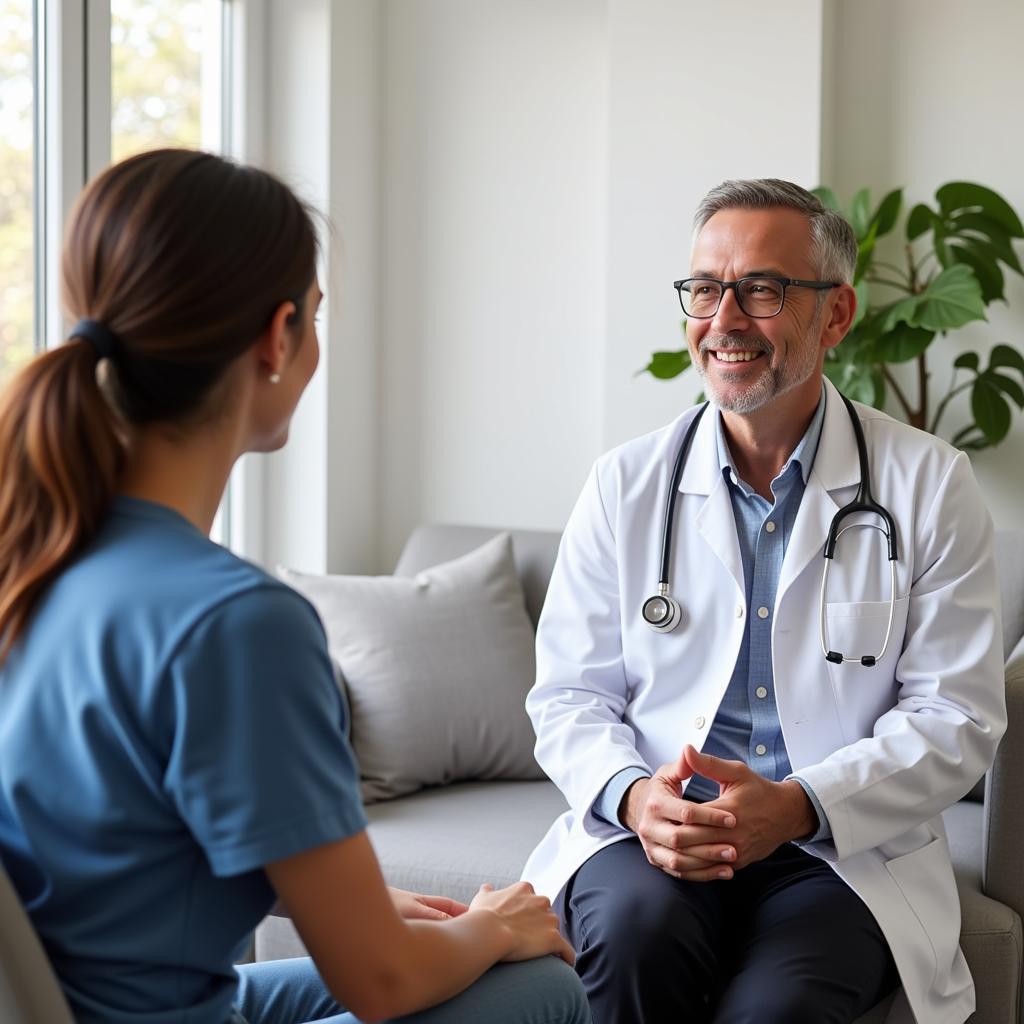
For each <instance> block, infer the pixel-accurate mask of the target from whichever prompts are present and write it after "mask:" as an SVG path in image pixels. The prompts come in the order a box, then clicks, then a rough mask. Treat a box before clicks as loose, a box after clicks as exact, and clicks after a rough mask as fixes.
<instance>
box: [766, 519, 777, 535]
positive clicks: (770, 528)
mask: <svg viewBox="0 0 1024 1024" xmlns="http://www.w3.org/2000/svg"><path fill="white" fill-rule="evenodd" d="M764 528H765V531H766V532H767V533H774V532H775V524H774V523H773V522H772V521H771V520H770V519H769V520H768V522H767V523H765V524H764Z"/></svg>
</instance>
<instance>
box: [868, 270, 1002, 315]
mask: <svg viewBox="0 0 1024 1024" xmlns="http://www.w3.org/2000/svg"><path fill="white" fill-rule="evenodd" d="M984 319H985V303H984V301H983V299H982V297H981V286H980V285H979V284H978V279H977V278H976V277H975V276H974V274H973V273H972V271H971V268H970V267H968V266H965V265H964V264H963V263H957V264H955V265H954V266H952V267H949V268H948V269H946V270H943V271H942V273H941V274H938V275H937V276H936V277H934V278H932V280H931V281H930V282H929V283H928V287H927V288H925V290H924V291H923V292H921V293H920V294H918V295H910V296H908V297H907V298H905V299H901V300H900V301H899V302H897V303H896V304H895V305H894V306H893V307H892V308H891V309H890V310H889V315H888V316H887V317H886V319H885V324H884V327H883V329H884V330H887V331H888V330H891V329H892V328H893V327H895V326H896V324H898V323H900V322H901V321H902V322H904V323H907V324H909V325H910V326H911V327H924V328H926V329H927V330H929V331H948V330H951V329H952V328H954V327H962V326H963V325H964V324H967V323H970V322H971V321H972V320H984Z"/></svg>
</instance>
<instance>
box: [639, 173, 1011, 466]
mask: <svg viewBox="0 0 1024 1024" xmlns="http://www.w3.org/2000/svg"><path fill="white" fill-rule="evenodd" d="M814 192H815V194H816V195H817V196H818V198H819V199H820V200H821V201H822V203H824V204H825V205H826V206H828V207H830V208H832V209H834V210H839V211H840V212H844V213H845V215H846V217H847V219H848V220H849V221H850V223H851V225H852V226H853V230H854V233H855V235H856V236H857V245H858V259H857V269H856V273H855V275H854V282H853V283H854V287H855V288H856V291H857V300H858V305H857V316H856V319H855V320H854V322H853V326H852V327H851V329H850V332H849V334H848V335H847V336H846V338H844V339H843V342H842V343H841V344H840V345H839V346H838V347H836V348H834V349H831V350H830V351H829V352H828V354H827V356H826V359H825V373H826V374H827V375H828V377H829V379H830V380H831V381H832V382H833V383H834V384H835V385H836V387H838V388H839V389H840V390H841V391H843V392H844V393H845V394H846V395H847V396H849V397H850V398H853V399H856V400H858V401H861V402H864V403H866V404H868V405H874V406H875V407H877V408H881V407H882V406H883V405H884V404H885V402H886V398H887V396H888V395H890V394H891V396H892V398H893V400H894V403H895V406H896V407H897V408H898V410H899V412H900V414H901V415H902V416H903V417H904V419H906V421H907V422H908V423H910V424H912V425H913V426H915V427H920V428H921V429H923V430H928V431H930V432H931V433H933V434H938V433H939V427H940V424H941V422H942V420H943V416H944V414H945V413H946V411H947V409H948V406H949V402H950V400H951V399H952V398H953V396H954V395H957V394H959V393H960V392H962V391H968V390H969V391H970V419H969V420H968V422H967V423H966V424H964V425H963V426H962V427H960V429H958V430H956V431H955V433H953V434H952V436H951V441H952V443H953V444H954V445H957V446H958V447H960V448H964V449H968V450H978V449H981V448H988V447H990V446H991V445H996V444H998V443H999V442H1000V441H1002V440H1003V438H1005V437H1006V435H1007V434H1008V433H1009V430H1010V425H1011V422H1012V416H1013V413H1012V408H1011V403H1012V404H1013V405H1016V406H1017V408H1018V409H1024V386H1022V384H1024V355H1022V354H1021V352H1020V350H1019V349H1017V348H1016V347H1015V346H1013V345H1009V344H1005V343H1000V344H997V345H995V346H994V347H993V348H992V350H991V352H990V353H989V356H988V363H987V365H986V366H984V367H983V366H982V365H981V363H982V360H981V358H980V357H979V355H978V353H977V352H973V351H965V352H961V353H960V354H959V355H957V356H956V358H955V359H954V360H953V364H952V367H951V373H950V380H949V386H948V387H947V389H946V392H945V394H943V395H942V397H941V398H940V400H939V401H938V402H937V403H936V404H935V406H934V408H932V407H931V406H930V404H929V394H928V381H929V377H930V376H931V373H932V368H930V367H929V363H928V349H929V347H930V346H931V344H932V342H933V341H934V340H935V339H936V337H938V336H939V335H944V334H946V333H947V332H949V331H954V330H956V329H957V328H959V327H962V326H963V325H964V324H967V323H970V322H971V321H973V320H985V319H987V317H986V315H985V310H986V307H988V306H989V305H990V304H991V303H993V302H997V301H1002V302H1005V301H1006V299H1005V296H1004V284H1005V278H1004V272H1005V271H1007V270H1009V271H1012V272H1013V273H1016V274H1020V275H1022V276H1024V268H1022V266H1021V262H1020V259H1019V258H1018V256H1017V254H1016V252H1015V251H1014V244H1015V242H1016V240H1017V239H1021V238H1024V226H1022V224H1021V220H1020V217H1018V215H1017V213H1016V212H1015V211H1014V210H1013V208H1012V207H1011V206H1010V204H1009V203H1007V202H1006V200H1005V199H1003V197H1002V196H1000V195H999V194H998V193H996V192H993V191H992V190H991V189H989V188H985V187H984V186H982V185H977V184H974V183H972V182H966V181H953V182H949V183H948V184H945V185H942V186H941V187H940V188H939V189H938V190H937V191H936V193H935V206H934V207H931V206H928V205H927V204H925V203H918V204H917V205H916V206H914V207H913V209H911V210H910V213H909V215H908V216H907V217H906V220H905V222H904V224H903V231H902V234H903V236H904V239H905V240H903V241H902V246H901V247H902V256H901V257H900V259H901V262H899V263H897V262H891V261H887V260H884V259H882V258H881V257H880V253H879V250H878V242H879V240H880V239H882V238H884V237H885V236H886V235H889V234H891V233H892V232H893V231H894V230H895V229H896V227H897V225H898V224H899V221H900V213H901V210H902V206H903V190H902V189H894V190H893V191H891V192H889V193H888V194H887V195H886V196H885V198H884V199H882V201H881V202H880V203H879V204H878V206H877V207H876V208H874V209H873V210H872V204H871V195H870V192H869V191H868V189H866V188H864V189H861V190H860V191H859V192H857V194H856V195H855V196H854V197H853V200H852V201H851V203H850V205H849V208H848V209H847V210H845V211H843V210H842V207H841V206H840V204H839V202H838V200H837V198H836V195H835V193H834V192H833V191H832V190H831V189H828V188H817V189H815V190H814ZM907 362H914V363H916V369H917V373H916V375H915V378H916V387H915V389H914V393H913V394H910V393H909V389H908V388H906V387H905V386H904V385H901V384H900V382H899V381H898V380H897V378H896V376H895V375H894V374H893V371H892V366H893V365H894V364H898V363H907ZM689 366H690V355H689V351H688V350H687V349H685V348H684V349H683V350H682V351H678V352H655V353H654V354H653V356H652V357H651V361H650V363H648V365H647V366H646V367H644V369H643V370H642V371H640V372H648V373H650V374H652V375H653V376H655V377H657V378H659V379H662V380H665V379H668V378H671V377H675V376H677V375H678V374H680V373H682V372H683V371H684V370H686V369H687V368H688V367H689Z"/></svg>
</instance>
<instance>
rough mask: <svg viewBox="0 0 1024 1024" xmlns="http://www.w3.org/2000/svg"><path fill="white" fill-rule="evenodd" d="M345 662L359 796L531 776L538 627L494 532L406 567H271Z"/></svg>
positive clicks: (506, 549)
mask: <svg viewBox="0 0 1024 1024" xmlns="http://www.w3.org/2000/svg"><path fill="white" fill-rule="evenodd" d="M279 572H280V576H281V578H282V579H283V580H284V581H285V582H286V583H288V584H290V585H291V586H293V587H295V589H296V590H298V591H299V592H300V593H302V594H304V595H305V596H306V597H307V598H308V599H309V600H310V601H311V602H312V603H313V605H314V606H315V607H316V609H317V611H318V612H319V613H320V617H321V619H323V623H324V628H325V629H326V631H327V641H328V645H329V646H330V650H331V654H332V656H333V657H334V658H335V659H336V660H337V662H338V664H339V665H340V666H341V671H342V674H343V675H344V681H345V689H346V691H347V697H348V704H349V708H350V711H351V716H352V745H353V748H354V749H355V753H356V758H357V760H358V761H359V773H360V776H361V778H362V790H363V799H364V800H365V801H366V802H367V803H372V802H374V801H376V800H387V799H390V798H392V797H397V796H403V795H404V794H407V793H412V792H414V791H415V790H417V789H421V788H422V787H424V786H436V785H443V784H445V783H449V782H456V781H459V780H463V779H538V778H543V777H544V774H543V772H541V770H540V768H539V767H538V766H537V762H536V761H535V760H534V757H533V743H534V735H533V729H532V727H531V725H530V720H529V719H528V718H527V716H526V711H525V710H524V702H525V700H526V693H527V691H528V690H529V688H530V686H531V685H532V684H533V679H534V673H535V660H534V632H533V626H532V624H531V623H530V620H529V618H528V616H527V614H526V608H525V605H524V603H523V592H522V588H521V586H520V584H519V578H518V576H517V575H516V571H515V565H514V563H513V561H512V542H511V539H510V538H509V536H508V534H507V533H506V534H500V535H499V536H497V537H494V538H493V539H492V540H490V541H488V542H487V543H486V544H484V545H483V546H482V547H480V548H477V549H476V550H475V551H471V552H470V553H469V554H467V555H463V556H462V557H461V558H457V559H455V560H454V561H451V562H445V563H444V564H443V565H438V566H435V567H434V568H432V569H427V570H426V571H424V572H421V573H420V574H419V575H418V576H414V577H408V578H406V577H400V576H314V575H308V574H306V573H299V572H294V571H291V570H288V569H282V570H279Z"/></svg>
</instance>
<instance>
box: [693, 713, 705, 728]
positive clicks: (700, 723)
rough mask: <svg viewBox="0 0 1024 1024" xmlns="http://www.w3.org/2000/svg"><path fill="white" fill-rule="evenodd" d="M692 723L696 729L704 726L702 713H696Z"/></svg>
mask: <svg viewBox="0 0 1024 1024" xmlns="http://www.w3.org/2000/svg"><path fill="white" fill-rule="evenodd" d="M693 724H694V725H695V726H697V728H698V729H703V728H704V716H703V715H698V716H697V718H696V719H695V720H694V723H693Z"/></svg>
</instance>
